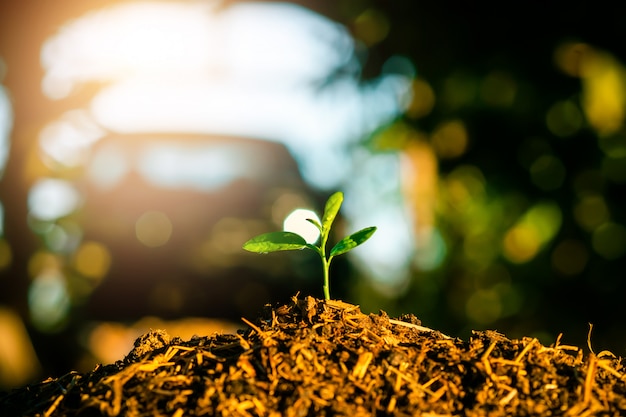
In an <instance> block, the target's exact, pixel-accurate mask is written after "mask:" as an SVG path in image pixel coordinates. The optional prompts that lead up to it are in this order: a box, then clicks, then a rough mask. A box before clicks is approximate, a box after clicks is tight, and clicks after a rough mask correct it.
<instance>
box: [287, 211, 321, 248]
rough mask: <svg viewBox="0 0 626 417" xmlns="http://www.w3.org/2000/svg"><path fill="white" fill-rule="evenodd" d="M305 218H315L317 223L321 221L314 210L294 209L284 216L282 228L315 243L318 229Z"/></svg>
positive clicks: (318, 234)
mask: <svg viewBox="0 0 626 417" xmlns="http://www.w3.org/2000/svg"><path fill="white" fill-rule="evenodd" d="M307 219H311V220H315V221H316V222H317V223H318V224H319V223H320V222H321V220H320V218H319V217H318V215H317V214H316V213H315V212H314V211H312V210H307V209H296V210H294V211H292V212H291V213H289V215H288V216H287V217H286V218H285V221H284V223H283V230H284V231H286V232H293V233H297V234H299V235H300V236H302V237H303V238H304V240H306V242H307V243H315V242H317V239H318V238H319V236H320V231H319V230H318V228H317V227H315V226H314V225H313V224H311V223H310V222H309V221H307Z"/></svg>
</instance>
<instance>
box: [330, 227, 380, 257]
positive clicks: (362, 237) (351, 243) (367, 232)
mask: <svg viewBox="0 0 626 417" xmlns="http://www.w3.org/2000/svg"><path fill="white" fill-rule="evenodd" d="M375 231H376V227H374V226H372V227H366V228H365V229H361V230H359V231H358V232H356V233H353V234H351V235H350V236H347V237H344V238H343V239H341V240H340V241H339V242H337V244H336V245H335V246H334V247H333V248H332V249H331V250H330V256H337V255H341V254H343V253H346V252H348V251H350V250H352V249H354V248H356V247H357V246H359V245H360V244H361V243H363V242H365V241H366V240H367V239H369V238H370V237H371V236H372V235H373V234H374V232H375Z"/></svg>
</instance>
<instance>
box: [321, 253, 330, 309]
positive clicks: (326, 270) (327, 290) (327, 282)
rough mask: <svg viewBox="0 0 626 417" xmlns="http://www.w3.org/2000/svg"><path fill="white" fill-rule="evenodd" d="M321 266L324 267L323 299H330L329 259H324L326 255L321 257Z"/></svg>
mask: <svg viewBox="0 0 626 417" xmlns="http://www.w3.org/2000/svg"><path fill="white" fill-rule="evenodd" d="M322 266H323V267H324V286H323V289H324V299H325V300H327V301H328V300H330V279H329V269H330V260H326V257H325V256H323V257H322Z"/></svg>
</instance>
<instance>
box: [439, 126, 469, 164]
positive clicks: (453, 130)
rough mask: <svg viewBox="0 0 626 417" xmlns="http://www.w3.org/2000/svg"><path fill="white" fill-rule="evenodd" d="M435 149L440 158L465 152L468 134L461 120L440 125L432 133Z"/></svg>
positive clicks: (454, 156)
mask: <svg viewBox="0 0 626 417" xmlns="http://www.w3.org/2000/svg"><path fill="white" fill-rule="evenodd" d="M431 140H432V144H433V149H434V150H435V152H436V153H437V155H438V156H439V157H440V158H456V157H459V156H461V155H463V154H464V153H465V151H466V150H467V145H468V135H467V130H466V129H465V125H464V124H463V122H462V121H460V120H452V121H448V122H444V123H442V124H441V125H439V126H438V127H437V128H436V129H435V131H434V132H433V135H432V138H431Z"/></svg>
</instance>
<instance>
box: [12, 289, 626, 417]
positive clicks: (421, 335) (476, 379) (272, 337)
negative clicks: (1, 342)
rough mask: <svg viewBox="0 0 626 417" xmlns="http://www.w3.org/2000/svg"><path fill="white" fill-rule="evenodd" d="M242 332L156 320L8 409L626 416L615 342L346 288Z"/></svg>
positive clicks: (39, 412) (282, 310) (279, 310)
mask: <svg viewBox="0 0 626 417" xmlns="http://www.w3.org/2000/svg"><path fill="white" fill-rule="evenodd" d="M244 322H246V324H247V325H248V326H249V328H248V329H247V330H242V331H240V332H239V333H238V334H214V335H212V336H206V337H193V338H191V339H190V340H188V341H183V340H180V339H179V338H176V337H174V338H171V337H170V336H169V335H168V334H167V333H166V332H165V331H163V330H155V331H151V332H149V333H147V334H145V335H143V336H142V337H140V338H139V339H137V341H136V342H135V347H134V348H133V349H132V351H131V352H130V353H129V354H128V355H127V356H126V357H125V358H124V359H123V360H120V361H118V362H117V363H115V364H110V365H105V366H101V365H99V366H97V367H96V368H95V369H94V370H93V371H91V372H89V373H86V374H79V373H76V372H70V373H68V374H66V375H63V376H61V377H58V378H50V379H47V380H45V381H43V382H41V383H38V384H34V385H30V386H27V387H24V388H22V389H17V390H13V391H12V392H9V393H6V394H4V395H2V396H1V397H0V415H3V416H5V415H6V416H45V417H52V416H68V417H69V416H174V417H182V416H270V417H278V416H294V417H295V416H297V417H305V416H350V417H357V416H386V415H389V416H392V415H393V416H413V415H422V416H453V415H454V416H456V415H462V416H511V415H515V416H550V415H559V416H592V415H602V416H619V415H626V371H625V370H624V366H623V364H622V358H619V357H616V356H614V355H613V354H611V353H610V352H602V353H599V354H597V355H595V354H594V353H589V354H588V355H584V354H583V350H582V349H581V348H578V347H575V346H567V345H562V344H560V343H559V341H558V340H557V342H556V343H555V344H553V345H551V346H549V347H546V346H543V345H542V344H540V343H539V342H538V341H537V339H533V338H523V339H521V340H509V339H507V338H506V337H505V336H503V335H502V334H499V333H497V332H494V331H485V332H474V334H473V335H472V337H471V338H470V339H469V340H468V341H463V340H460V339H453V338H450V337H448V336H445V335H443V334H441V333H440V332H437V331H433V330H430V329H428V328H425V327H422V326H420V323H419V320H418V319H417V318H416V317H414V316H410V315H409V316H405V317H401V318H399V319H397V320H394V319H390V318H389V317H388V316H387V315H386V314H385V313H384V312H381V313H380V314H370V315H366V314H363V313H361V311H360V310H359V307H358V306H355V305H351V304H347V303H344V302H341V301H323V300H318V299H315V298H312V297H306V298H305V299H302V300H299V299H297V298H296V297H294V298H293V300H292V302H291V303H289V304H288V305H283V306H279V307H275V308H274V307H271V306H267V308H266V311H265V312H264V314H263V315H262V316H261V317H260V318H259V319H258V320H256V322H249V321H247V320H245V319H244Z"/></svg>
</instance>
